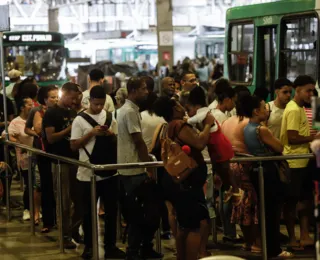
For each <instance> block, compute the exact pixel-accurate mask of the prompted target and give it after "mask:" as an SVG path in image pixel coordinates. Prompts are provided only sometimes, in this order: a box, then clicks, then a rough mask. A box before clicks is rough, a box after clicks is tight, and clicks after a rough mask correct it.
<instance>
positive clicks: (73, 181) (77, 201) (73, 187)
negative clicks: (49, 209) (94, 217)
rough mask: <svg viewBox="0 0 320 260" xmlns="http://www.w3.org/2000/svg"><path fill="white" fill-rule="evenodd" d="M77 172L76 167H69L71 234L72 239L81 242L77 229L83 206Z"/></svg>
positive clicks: (80, 221)
mask: <svg viewBox="0 0 320 260" xmlns="http://www.w3.org/2000/svg"><path fill="white" fill-rule="evenodd" d="M77 171H78V167H77V166H75V165H69V177H70V178H69V181H70V184H69V185H70V187H69V188H70V198H71V201H72V206H71V216H72V217H71V233H72V237H73V239H74V240H75V241H76V242H77V243H80V242H81V238H80V235H79V228H80V225H81V224H82V222H83V206H82V200H81V197H82V196H81V194H82V190H81V187H82V186H81V185H80V183H79V181H78V180H77ZM90 194H91V193H88V194H87V196H89V197H90Z"/></svg>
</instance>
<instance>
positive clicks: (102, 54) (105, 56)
mask: <svg viewBox="0 0 320 260" xmlns="http://www.w3.org/2000/svg"><path fill="white" fill-rule="evenodd" d="M103 60H110V54H109V50H108V49H104V50H96V62H99V61H103Z"/></svg>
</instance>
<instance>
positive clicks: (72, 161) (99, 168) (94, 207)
mask: <svg viewBox="0 0 320 260" xmlns="http://www.w3.org/2000/svg"><path fill="white" fill-rule="evenodd" d="M4 145H5V153H7V151H8V150H7V149H6V147H7V146H8V145H9V146H14V147H19V148H22V149H25V150H27V151H28V154H29V169H28V171H29V172H28V174H29V176H31V170H32V169H31V160H32V154H36V155H41V156H44V157H48V158H51V159H55V160H57V163H58V180H57V187H58V189H59V190H58V191H59V192H58V203H59V211H60V213H61V212H62V197H61V191H62V189H61V167H60V163H61V162H64V163H69V164H74V165H78V166H82V167H86V168H89V169H91V171H92V176H91V205H92V208H91V210H92V242H93V259H98V256H99V246H98V220H97V203H96V201H97V200H96V175H95V171H102V170H115V169H117V170H119V169H134V168H159V167H163V163H162V162H159V161H155V160H156V158H155V157H154V156H153V155H150V158H151V160H153V162H143V163H127V164H109V165H93V164H90V163H84V162H80V161H78V160H75V159H70V158H66V157H62V156H58V155H54V154H49V153H46V152H43V151H42V150H39V149H35V148H32V147H29V146H26V145H21V144H17V143H14V142H10V141H5V142H4ZM5 158H6V159H7V158H8V155H7V156H5ZM310 158H314V155H313V154H301V155H285V156H269V157H253V156H250V157H245V156H243V157H235V158H233V159H232V160H231V161H230V162H231V163H235V162H236V163H241V162H258V163H259V170H258V177H259V195H260V204H259V205H260V207H259V211H260V224H261V225H260V226H261V239H262V259H263V260H266V259H267V243H266V219H265V196H264V176H263V174H264V170H263V166H262V162H264V161H281V160H293V159H297V160H299V159H310ZM206 163H207V164H210V163H211V161H210V160H206ZM6 174H7V177H8V171H6ZM29 188H30V189H29V198H30V218H31V220H32V219H33V217H34V212H33V210H34V205H33V203H34V202H33V188H32V178H29ZM6 192H7V216H8V221H10V207H9V204H8V203H9V200H8V197H9V196H10V193H9V189H8V187H7V189H6ZM62 221H63V219H62V214H59V245H60V252H64V247H63V230H62ZM30 222H31V233H32V235H34V234H35V227H34V222H33V221H30ZM156 240H157V243H156V249H157V251H158V252H160V251H161V239H160V230H159V229H158V231H157V234H156Z"/></svg>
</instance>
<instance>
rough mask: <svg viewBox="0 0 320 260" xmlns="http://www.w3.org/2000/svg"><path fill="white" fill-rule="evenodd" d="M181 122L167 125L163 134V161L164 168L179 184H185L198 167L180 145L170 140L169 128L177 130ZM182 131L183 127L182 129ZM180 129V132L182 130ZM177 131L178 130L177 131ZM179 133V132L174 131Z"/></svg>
mask: <svg viewBox="0 0 320 260" xmlns="http://www.w3.org/2000/svg"><path fill="white" fill-rule="evenodd" d="M178 123H180V122H179V121H172V122H171V123H170V125H168V124H165V126H164V127H163V129H162V132H161V139H160V140H161V159H162V161H163V165H164V168H165V169H166V171H167V172H168V173H169V175H170V176H171V177H172V178H173V180H174V181H175V182H177V183H181V182H183V181H184V180H185V179H187V178H188V176H189V175H190V173H191V172H192V171H193V170H194V169H195V168H197V167H198V164H197V163H196V161H195V160H194V159H193V158H192V157H190V156H188V155H187V154H186V153H185V152H184V151H183V150H182V149H181V146H180V144H179V143H178V142H177V141H176V139H177V138H174V139H175V140H172V139H170V138H169V134H168V132H169V127H170V128H171V127H173V128H175V127H176V126H178ZM180 129H181V127H180ZM180 129H179V130H180ZM175 130H176V129H175ZM174 132H175V133H179V131H174Z"/></svg>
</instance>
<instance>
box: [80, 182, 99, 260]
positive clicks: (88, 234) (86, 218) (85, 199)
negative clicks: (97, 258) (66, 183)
mask: <svg viewBox="0 0 320 260" xmlns="http://www.w3.org/2000/svg"><path fill="white" fill-rule="evenodd" d="M79 186H80V187H81V190H82V192H83V193H82V196H81V200H82V207H83V225H82V227H83V233H84V245H85V251H84V252H83V256H85V255H87V254H88V257H90V256H92V217H91V214H92V211H91V198H90V196H88V194H91V187H90V182H84V181H81V182H79ZM97 186H98V183H97Z"/></svg>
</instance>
